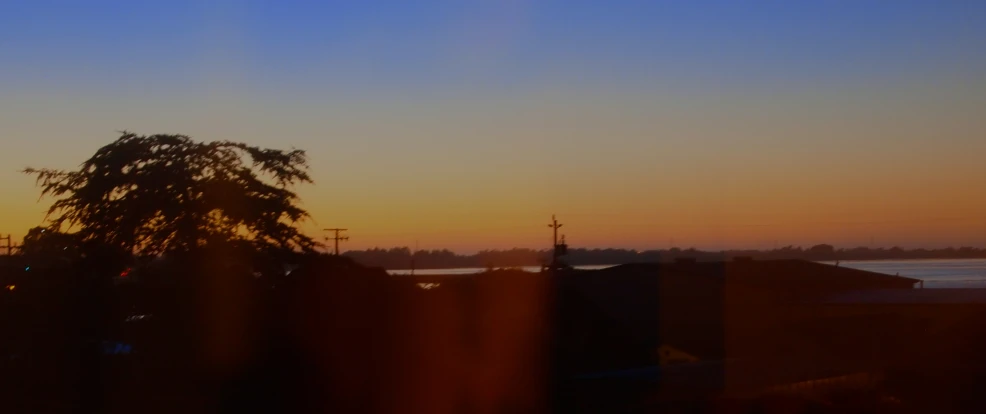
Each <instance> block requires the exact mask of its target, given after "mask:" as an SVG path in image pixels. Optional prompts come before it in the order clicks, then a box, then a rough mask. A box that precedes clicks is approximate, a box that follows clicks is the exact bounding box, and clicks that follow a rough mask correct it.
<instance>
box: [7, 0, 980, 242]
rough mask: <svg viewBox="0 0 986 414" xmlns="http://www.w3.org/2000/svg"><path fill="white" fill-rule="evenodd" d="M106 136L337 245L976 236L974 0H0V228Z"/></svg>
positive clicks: (25, 216)
mask: <svg viewBox="0 0 986 414" xmlns="http://www.w3.org/2000/svg"><path fill="white" fill-rule="evenodd" d="M124 129H126V130H130V131H133V132H137V133H143V134H154V133H182V134H187V135H190V136H192V137H193V138H195V139H197V140H202V141H212V140H227V139H228V140H237V141H243V142H247V143H249V144H252V145H259V146H264V147H272V148H280V149H290V148H299V149H304V150H306V151H307V152H308V154H309V157H310V161H311V168H312V171H311V173H312V176H313V178H314V179H315V185H311V186H303V187H300V188H298V191H299V193H300V194H301V196H302V197H303V200H304V207H305V208H307V209H308V210H309V211H310V212H311V214H312V216H313V220H312V221H311V222H308V223H303V224H301V227H302V228H303V229H305V231H306V232H307V233H308V234H310V235H312V236H319V237H321V236H322V234H321V232H320V231H319V230H320V229H322V228H326V227H345V228H349V229H350V231H349V234H350V236H351V239H350V241H349V242H346V243H345V244H344V246H343V247H344V248H349V249H362V248H368V247H374V246H380V247H391V246H410V247H414V246H418V247H420V248H422V249H438V248H449V249H452V250H456V251H459V252H474V251H477V250H481V249H492V248H510V247H515V246H517V247H535V248H537V247H540V248H547V247H548V246H549V245H550V240H551V239H550V238H551V233H550V229H549V228H548V227H547V224H548V222H549V220H550V217H551V215H552V214H557V215H558V217H559V219H560V221H561V222H562V223H564V227H563V228H562V233H564V234H566V236H567V239H568V242H569V244H570V245H571V246H573V247H623V248H634V249H655V248H656V249H662V248H668V247H670V246H672V245H674V246H681V247H698V248H705V249H720V248H771V247H774V246H784V245H806V246H808V245H813V244H818V243H830V244H834V245H836V246H845V247H854V246H886V247H890V246H902V247H946V246H962V245H974V246H986V161H984V158H983V157H984V155H983V154H986V2H973V1H946V2H932V1H912V0H898V1H894V2H886V1H867V0H862V1H835V0H833V1H799V2H777V1H748V2H736V1H727V0H718V1H715V0H714V1H706V2H691V1H688V2H686V1H680V2H668V1H656V0H655V1H628V0H608V1H593V2H589V1H579V0H566V1H554V0H547V1H533V0H531V1H525V0H503V1H492V0H491V1H470V0H457V1H415V2H408V1H396V0H391V1H370V0H366V1H335V2H316V1H311V2H308V1H296V0H280V1H245V2H237V1H229V0H227V1H209V2H205V1H184V0H172V1H168V2H135V1H101V0H91V1H86V2H81V1H52V0H30V1H28V0H21V1H18V0H0V142H2V143H3V147H2V149H0V188H2V190H3V198H2V199H0V200H2V201H0V233H10V234H12V235H13V236H14V238H15V240H16V239H19V238H20V237H21V236H23V234H24V233H26V231H27V230H28V229H29V228H31V227H34V226H37V225H39V224H41V223H42V222H43V220H44V216H45V214H44V212H45V210H46V208H47V206H48V203H50V202H51V200H49V199H40V200H39V198H38V196H39V191H38V189H37V188H36V187H35V186H34V181H33V179H32V178H31V177H28V176H25V175H23V174H21V173H19V171H20V170H21V169H23V168H25V167H28V166H31V167H51V168H63V169H71V168H74V167H76V166H78V165H79V164H80V163H81V162H82V161H84V160H85V159H86V158H88V157H89V156H90V155H92V154H93V153H94V152H95V151H96V150H97V149H98V148H99V147H101V146H102V145H105V144H108V143H109V142H111V141H112V140H114V139H115V138H117V136H118V133H117V131H120V130H124Z"/></svg>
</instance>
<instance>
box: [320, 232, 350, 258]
mask: <svg viewBox="0 0 986 414" xmlns="http://www.w3.org/2000/svg"><path fill="white" fill-rule="evenodd" d="M347 230H348V229H325V230H324V231H331V232H335V237H326V238H325V239H326V240H334V241H335V255H336V256H338V255H339V242H340V241H347V240H349V236H340V235H339V233H341V232H344V231H347Z"/></svg>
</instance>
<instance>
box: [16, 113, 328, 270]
mask: <svg viewBox="0 0 986 414" xmlns="http://www.w3.org/2000/svg"><path fill="white" fill-rule="evenodd" d="M307 171H308V164H307V157H306V154H305V152H304V151H301V150H293V151H280V150H273V149H262V148H257V147H253V146H248V145H245V144H242V143H236V142H229V141H221V142H209V143H201V142H196V141H193V140H192V139H190V138H189V137H188V136H185V135H151V136H144V135H137V134H134V133H130V132H127V131H124V132H123V133H122V136H120V138H119V139H117V140H116V141H115V142H113V143H111V144H109V145H107V146H105V147H103V148H100V149H99V151H97V152H96V154H95V155H93V156H92V158H89V159H88V160H86V161H85V162H84V163H83V164H82V166H81V167H80V168H79V169H78V170H75V171H61V170H52V169H34V168H28V169H26V170H25V171H24V172H25V173H27V174H30V175H34V176H36V177H37V183H38V185H39V186H40V187H41V188H42V197H45V196H50V197H53V198H55V199H56V200H55V201H54V203H53V204H52V206H51V208H50V210H49V212H48V228H49V229H51V230H52V231H63V230H67V229H70V230H73V231H77V236H78V238H79V239H80V240H81V241H82V242H85V243H93V244H97V245H109V246H114V247H120V248H124V249H127V250H128V251H132V252H135V253H138V254H144V255H154V254H160V253H166V252H186V251H191V250H194V249H196V248H198V247H203V246H206V245H210V244H213V243H217V242H220V243H234V244H242V245H248V246H250V247H252V248H254V249H258V250H263V251H270V250H272V249H273V250H282V251H283V250H296V249H301V250H311V249H313V248H314V247H315V244H316V243H315V242H314V241H313V240H312V239H311V238H309V237H307V236H305V235H303V234H302V233H301V232H300V231H299V230H298V229H297V228H296V227H295V226H296V224H297V223H298V222H300V221H302V220H305V219H307V218H308V217H309V215H308V213H307V212H306V211H305V210H304V209H302V208H301V207H299V205H298V203H299V198H298V196H297V194H296V193H294V192H293V191H292V188H293V186H294V185H296V184H300V183H311V182H312V180H311V178H310V177H309V175H308V173H307Z"/></svg>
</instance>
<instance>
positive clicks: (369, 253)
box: [345, 244, 986, 269]
mask: <svg viewBox="0 0 986 414" xmlns="http://www.w3.org/2000/svg"><path fill="white" fill-rule="evenodd" d="M345 255H346V256H348V257H350V258H352V259H353V260H355V261H356V262H358V263H361V264H363V265H366V266H376V267H383V268H386V269H407V268H410V267H411V265H412V259H413V264H414V267H416V268H418V269H442V268H457V267H497V268H501V267H520V266H538V265H541V264H544V263H546V262H547V261H548V260H549V259H550V252H549V251H548V250H534V249H519V248H518V249H510V250H484V251H481V252H479V253H476V254H472V255H460V254H456V253H455V252H452V251H450V250H447V249H443V250H420V251H417V252H413V253H412V251H411V249H409V248H407V247H396V248H391V249H381V248H373V249H368V250H354V251H349V252H346V253H345ZM735 257H749V258H752V259H758V260H771V259H804V260H816V261H827V260H894V259H897V260H902V259H974V258H986V249H981V248H974V247H961V248H947V249H914V250H905V249H902V248H899V247H893V248H889V249H886V248H875V249H871V248H867V247H857V248H850V249H838V248H835V247H833V246H831V245H827V244H821V245H817V246H812V247H809V248H804V247H801V246H786V247H782V248H778V249H774V250H726V251H703V250H697V249H680V248H673V249H668V250H647V251H637V250H627V249H569V254H568V256H566V258H565V259H566V261H567V262H568V263H569V264H571V265H576V266H577V265H607V264H623V263H640V262H661V261H672V260H675V259H679V258H688V259H695V260H699V261H717V260H731V259H732V258H735Z"/></svg>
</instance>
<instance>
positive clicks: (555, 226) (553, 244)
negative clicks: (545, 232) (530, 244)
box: [548, 214, 562, 247]
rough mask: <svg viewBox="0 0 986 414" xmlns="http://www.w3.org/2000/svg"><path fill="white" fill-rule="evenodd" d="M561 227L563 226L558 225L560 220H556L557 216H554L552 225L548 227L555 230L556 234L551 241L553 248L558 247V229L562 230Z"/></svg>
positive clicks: (552, 216)
mask: <svg viewBox="0 0 986 414" xmlns="http://www.w3.org/2000/svg"><path fill="white" fill-rule="evenodd" d="M561 226H562V225H561V224H558V220H557V219H555V215H554V214H552V215H551V224H549V225H548V227H550V228H552V229H554V233H555V235H554V237H553V238H552V239H551V247H555V246H558V229H560V228H561Z"/></svg>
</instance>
